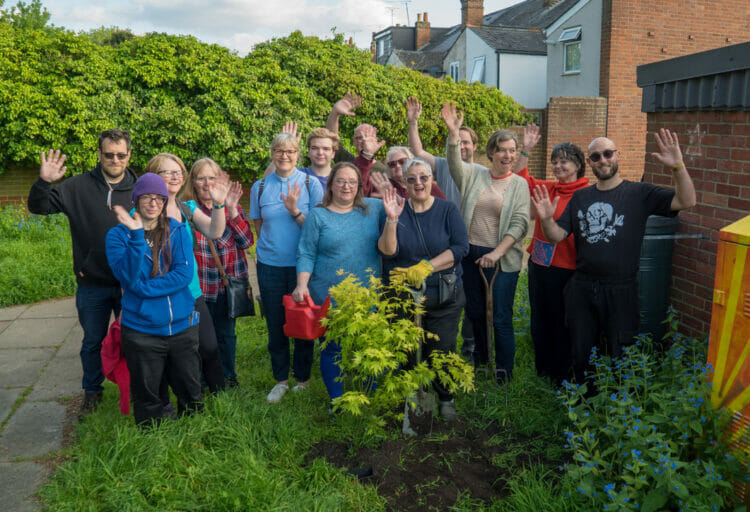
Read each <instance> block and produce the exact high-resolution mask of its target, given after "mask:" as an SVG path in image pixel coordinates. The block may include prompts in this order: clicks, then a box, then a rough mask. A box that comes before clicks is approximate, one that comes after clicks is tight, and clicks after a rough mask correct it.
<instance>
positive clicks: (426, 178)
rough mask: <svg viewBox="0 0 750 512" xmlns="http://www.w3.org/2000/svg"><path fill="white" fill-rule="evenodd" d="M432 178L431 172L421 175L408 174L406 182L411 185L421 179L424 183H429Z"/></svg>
mask: <svg viewBox="0 0 750 512" xmlns="http://www.w3.org/2000/svg"><path fill="white" fill-rule="evenodd" d="M430 178H432V176H430V175H429V174H420V175H419V176H407V177H406V183H408V184H409V185H415V184H416V183H417V181H421V182H422V183H427V182H428V181H430Z"/></svg>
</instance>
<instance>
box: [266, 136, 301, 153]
mask: <svg viewBox="0 0 750 512" xmlns="http://www.w3.org/2000/svg"><path fill="white" fill-rule="evenodd" d="M282 146H283V147H285V148H288V147H293V148H294V149H296V150H297V151H299V141H298V140H297V137H295V136H294V135H292V134H291V133H280V134H278V135H277V136H276V137H275V138H274V139H273V142H271V151H273V150H274V149H276V148H280V147H282Z"/></svg>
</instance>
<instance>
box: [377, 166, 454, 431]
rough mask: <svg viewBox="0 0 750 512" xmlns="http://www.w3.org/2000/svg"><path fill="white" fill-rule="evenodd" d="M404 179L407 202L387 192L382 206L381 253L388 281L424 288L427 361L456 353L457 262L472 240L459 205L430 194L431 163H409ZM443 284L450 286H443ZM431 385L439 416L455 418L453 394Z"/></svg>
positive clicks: (379, 244) (443, 387)
mask: <svg viewBox="0 0 750 512" xmlns="http://www.w3.org/2000/svg"><path fill="white" fill-rule="evenodd" d="M404 181H405V183H406V189H407V191H408V193H409V198H408V199H407V200H403V199H402V198H401V197H399V196H398V194H397V193H396V191H395V190H394V189H389V190H386V191H385V194H384V197H383V206H384V208H385V211H386V213H387V216H388V219H387V220H386V223H385V227H384V229H383V233H382V235H381V237H380V239H379V240H378V249H379V250H380V252H381V254H382V255H383V274H384V275H386V276H388V279H389V280H393V279H401V280H404V281H405V282H406V283H407V284H408V285H409V286H411V287H413V288H420V287H421V286H422V284H423V283H424V284H425V285H426V293H425V302H424V308H425V313H424V316H423V317H422V325H423V327H424V329H425V330H426V331H428V332H431V333H433V334H436V335H437V336H438V339H432V338H431V339H429V340H426V341H425V346H424V348H423V352H422V354H423V356H424V357H425V359H426V360H428V361H429V358H430V354H431V353H432V351H434V350H440V351H442V352H445V353H448V352H455V351H456V336H457V334H458V322H459V320H460V317H461V310H462V309H463V307H464V292H463V283H462V275H463V271H462V269H461V265H460V264H459V263H460V262H461V259H462V258H463V257H464V256H466V254H467V252H468V251H469V240H468V237H467V234H466V227H465V226H464V222H463V220H462V219H461V214H460V213H459V211H458V208H457V207H456V205H455V204H453V203H452V202H450V201H447V200H444V199H440V198H436V197H434V196H433V195H431V194H430V191H431V189H432V184H433V176H432V167H431V166H430V164H428V163H427V162H426V161H424V160H421V159H419V158H415V159H412V160H409V161H408V162H406V165H405V166H404ZM441 280H446V281H447V282H451V283H452V285H451V286H449V287H444V286H441ZM441 288H443V292H442V293H441ZM432 385H433V387H434V388H435V391H436V392H437V394H438V398H439V399H440V404H439V405H440V407H439V410H440V415H441V416H442V417H443V419H445V420H446V421H451V420H453V419H454V418H455V416H456V409H455V406H454V404H453V395H452V394H451V393H450V392H449V391H448V389H447V388H446V387H445V386H444V385H443V384H442V383H441V382H440V379H439V378H436V379H435V380H434V381H433V383H432Z"/></svg>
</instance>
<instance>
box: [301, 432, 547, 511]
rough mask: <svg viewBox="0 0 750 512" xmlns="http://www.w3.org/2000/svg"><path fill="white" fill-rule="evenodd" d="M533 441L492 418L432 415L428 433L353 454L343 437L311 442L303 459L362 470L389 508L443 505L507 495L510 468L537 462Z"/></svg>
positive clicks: (439, 507)
mask: <svg viewBox="0 0 750 512" xmlns="http://www.w3.org/2000/svg"><path fill="white" fill-rule="evenodd" d="M532 443H533V439H530V438H528V437H525V436H522V435H520V434H517V433H516V434H514V433H513V432H512V431H509V430H508V429H507V428H501V427H498V426H497V425H496V424H495V423H492V424H490V425H489V426H487V427H485V428H477V427H473V426H471V425H470V424H469V423H468V422H466V421H462V420H460V419H459V420H457V421H456V422H454V423H452V424H450V425H447V424H445V423H442V422H440V421H439V420H436V421H435V423H434V425H433V429H432V434H431V435H429V436H426V437H422V438H401V439H396V440H391V441H386V442H384V443H383V444H382V445H380V446H379V447H377V448H360V449H359V450H358V451H357V452H356V453H354V454H351V453H350V451H351V449H350V448H351V447H350V445H349V444H348V443H342V442H335V441H326V442H321V443H318V444H316V445H315V446H313V448H312V450H311V452H310V455H309V456H308V460H313V459H316V458H323V459H325V460H326V461H327V462H328V463H329V464H331V465H333V466H336V467H341V468H344V469H347V470H350V471H352V472H353V473H354V474H356V473H358V472H359V473H362V472H365V473H367V475H368V476H365V477H364V478H362V477H360V481H361V482H362V483H363V484H365V485H375V486H377V488H378V494H379V495H380V496H382V497H384V498H386V500H387V509H388V510H392V511H415V512H416V511H428V510H448V509H449V508H450V507H451V506H452V505H454V504H455V503H456V502H457V501H458V500H459V498H470V499H471V500H472V501H478V502H484V503H485V504H487V505H489V504H491V503H492V502H493V501H497V500H500V499H502V498H503V497H504V496H506V495H507V494H508V491H507V489H506V480H507V479H508V478H509V477H510V476H511V474H512V472H513V471H516V470H518V468H521V467H523V466H524V465H526V466H528V465H530V464H531V463H539V462H540V457H539V456H534V455H531V454H532V453H534V452H535V451H536V452H538V450H534V449H533V448H532V447H531V444H532ZM527 445H528V447H529V449H528V450H525V449H524V446H527ZM543 462H547V463H549V464H550V465H552V464H554V465H557V464H558V462H556V461H543ZM370 468H371V469H372V475H371V476H369V471H367V470H368V469H370ZM363 470H364V471H363Z"/></svg>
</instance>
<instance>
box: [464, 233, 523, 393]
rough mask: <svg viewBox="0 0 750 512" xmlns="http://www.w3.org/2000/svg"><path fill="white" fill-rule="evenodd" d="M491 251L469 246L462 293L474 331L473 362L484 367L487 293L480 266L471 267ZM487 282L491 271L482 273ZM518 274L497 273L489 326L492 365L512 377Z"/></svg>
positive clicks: (485, 358) (486, 352)
mask: <svg viewBox="0 0 750 512" xmlns="http://www.w3.org/2000/svg"><path fill="white" fill-rule="evenodd" d="M491 250H492V249H491V248H488V247H479V246H476V245H470V246H469V254H468V256H466V257H465V258H464V260H463V263H462V264H463V269H464V276H463V280H464V292H465V293H466V312H467V313H468V315H469V320H471V323H472V324H473V327H474V340H475V349H474V361H475V362H476V363H485V362H487V359H488V357H489V356H488V354H489V350H488V347H489V346H488V343H487V339H488V335H487V315H486V291H485V288H484V283H483V282H482V277H481V276H480V275H479V266H478V265H477V264H476V263H474V262H475V261H476V260H477V259H479V258H480V257H481V256H482V255H484V254H487V253H488V252H490V251H491ZM482 270H483V272H484V275H485V277H486V278H487V282H488V283H489V282H490V281H491V280H492V274H493V273H494V271H495V270H494V269H492V268H488V269H482ZM518 274H519V272H503V271H502V270H500V271H498V274H497V278H495V285H494V286H493V288H492V326H493V330H494V331H495V336H494V338H495V365H496V367H497V368H498V369H499V370H505V371H506V372H508V378H510V377H511V376H512V373H513V360H514V358H515V355H516V338H515V335H514V332H513V299H514V298H515V295H516V284H517V283H518Z"/></svg>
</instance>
